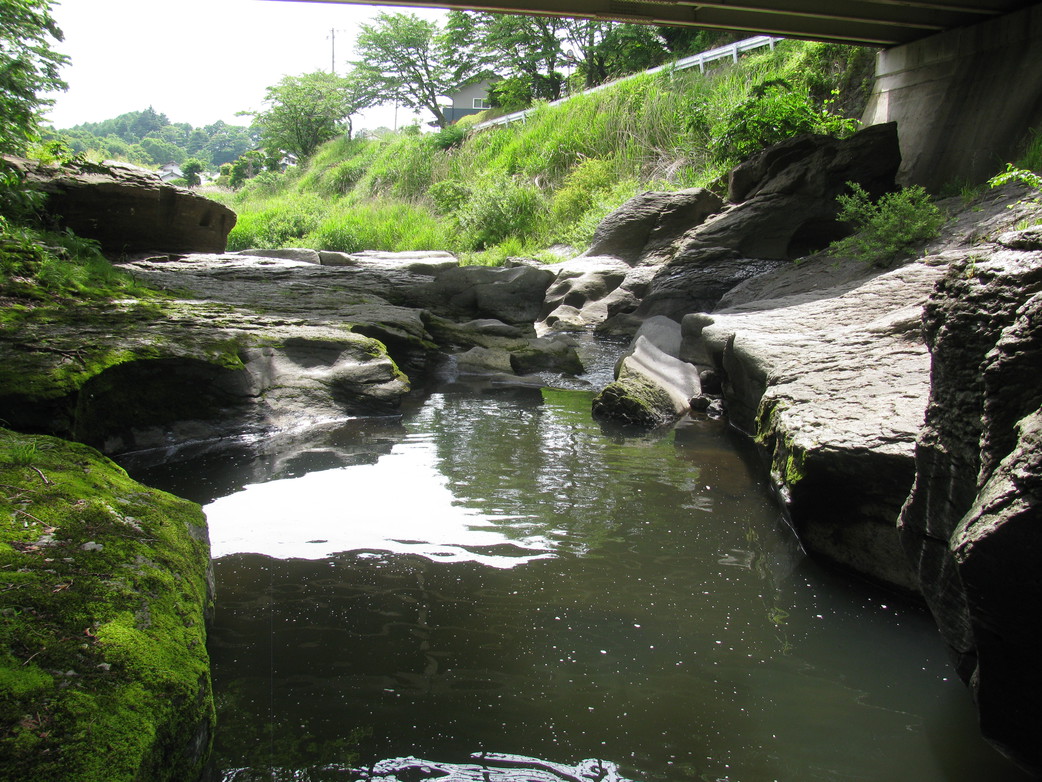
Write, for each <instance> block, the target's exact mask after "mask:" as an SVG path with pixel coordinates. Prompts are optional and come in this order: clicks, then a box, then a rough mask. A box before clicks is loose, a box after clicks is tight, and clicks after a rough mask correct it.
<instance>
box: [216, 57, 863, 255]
mask: <svg viewBox="0 0 1042 782" xmlns="http://www.w3.org/2000/svg"><path fill="white" fill-rule="evenodd" d="M871 61H872V54H871V52H870V51H868V50H863V49H851V48H849V47H836V46H827V45H824V44H810V43H798V42H785V43H783V44H780V45H779V46H778V47H777V48H776V50H775V51H773V52H766V51H765V52H762V53H758V54H753V55H750V56H748V57H745V58H743V59H742V61H741V62H740V64H739V65H737V66H734V67H731V66H724V67H720V68H718V69H716V70H715V71H713V72H711V73H709V74H707V75H705V76H702V75H700V74H698V73H697V71H693V70H692V71H683V72H679V73H668V72H666V73H661V74H657V75H654V76H641V77H637V78H634V79H631V80H629V81H626V82H623V83H621V84H619V85H616V86H614V87H612V88H609V89H605V90H602V91H600V92H597V93H594V94H592V95H583V96H579V97H576V98H573V99H572V100H570V101H568V102H567V103H565V104H563V105H561V106H556V107H543V108H541V109H540V110H538V111H537V112H535V113H534V115H532V116H530V117H529V118H528V119H527V120H526V121H525V122H524V123H515V124H512V125H510V126H506V127H499V128H493V129H490V130H486V131H482V132H478V133H473V134H470V135H468V136H466V137H465V138H464V139H463V140H462V143H454V142H458V141H459V140H460V139H459V137H460V135H461V134H460V133H459V132H458V131H456V132H454V131H451V130H450V131H443V132H442V133H438V134H425V135H419V134H409V133H399V134H396V135H393V136H390V137H387V138H384V139H380V140H368V141H359V140H355V141H348V140H346V139H339V140H336V141H333V142H330V143H329V144H327V145H326V146H325V147H323V148H322V149H320V150H319V152H318V153H316V155H315V156H314V157H313V158H312V160H311V161H309V162H308V163H307V164H306V165H304V166H301V167H300V168H298V169H296V170H293V171H291V172H289V173H287V174H284V175H276V174H262V175H261V176H260V177H257V178H256V179H254V180H252V181H251V182H249V183H248V184H247V185H246V186H245V187H244V188H243V189H242V190H241V191H240V192H239V193H237V194H236V195H234V196H232V197H231V198H230V199H229V204H230V205H231V206H232V207H233V208H234V209H235V210H236V211H237V212H238V214H239V222H238V225H237V226H236V228H235V230H234V231H233V232H232V235H231V237H230V245H231V247H232V248H235V249H244V248H247V247H262V246H267V247H280V246H281V247H287V246H308V247H314V248H316V249H329V250H342V251H352V252H353V251H358V250H365V249H373V250H410V249H449V250H453V251H456V252H460V253H464V254H466V253H475V252H481V253H482V254H483V255H482V257H480V258H474V257H472V258H471V260H473V261H477V262H495V261H497V260H501V259H502V258H503V257H505V256H506V255H509V254H520V253H527V254H538V253H539V251H540V250H543V249H545V248H547V247H550V246H551V245H553V244H556V243H566V244H570V245H573V246H576V247H581V246H582V245H584V244H586V243H588V242H589V240H590V238H591V237H592V234H593V229H594V228H595V227H596V225H597V223H598V222H599V221H600V220H601V219H602V218H603V217H604V216H605V215H606V214H607V213H608V212H609V211H611V210H612V209H614V208H616V207H617V206H619V205H620V204H621V203H622V202H624V201H625V200H626V199H628V198H629V197H631V196H632V195H634V194H636V193H637V192H640V191H641V190H644V189H650V188H655V189H678V188H683V187H692V186H710V185H713V184H715V183H718V182H719V180H720V178H721V177H722V175H723V174H724V173H725V172H726V171H727V170H728V169H729V168H730V166H731V165H732V164H733V163H735V162H736V157H735V155H734V153H733V152H732V151H731V147H729V146H728V145H729V134H731V133H733V124H734V121H735V118H736V117H738V116H739V114H738V113H737V112H738V111H739V110H740V108H741V107H742V106H743V104H746V103H747V102H748V101H749V100H751V99H752V98H751V95H752V94H753V91H754V90H755V88H756V87H757V86H758V85H762V84H763V83H764V82H768V81H770V80H775V79H782V80H784V81H785V83H786V92H787V94H791V95H793V96H796V102H797V103H800V105H804V106H809V107H811V109H812V112H811V113H813V112H817V113H818V115H821V111H820V108H821V105H822V102H823V100H825V99H827V98H829V97H830V96H831V95H832V92H833V90H839V95H838V98H839V100H838V102H837V104H836V105H840V106H843V107H844V110H845V111H846V112H847V113H848V114H850V115H852V116H856V115H858V114H859V113H860V106H861V105H863V101H864V97H865V95H866V94H867V93H866V90H867V87H866V79H867V78H868V76H867V74H869V73H870V71H868V70H866V69H867V68H870V67H871ZM729 122H730V123H732V124H731V125H730V126H729V124H728V123H729ZM825 122H826V124H827V120H826V121H825Z"/></svg>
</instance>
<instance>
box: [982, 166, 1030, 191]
mask: <svg viewBox="0 0 1042 782" xmlns="http://www.w3.org/2000/svg"><path fill="white" fill-rule="evenodd" d="M1010 182H1020V184H1022V185H1027V186H1028V187H1033V188H1035V189H1036V190H1042V176H1040V175H1039V174H1036V173H1035V172H1034V171H1029V170H1028V169H1026V168H1017V167H1016V166H1014V165H1013V164H1012V163H1007V164H1006V170H1005V171H1003V172H1002V173H1001V174H996V175H995V176H993V177H992V178H991V179H989V180H988V184H989V185H990V186H991V187H1000V186H1002V185H1007V184H1009V183H1010Z"/></svg>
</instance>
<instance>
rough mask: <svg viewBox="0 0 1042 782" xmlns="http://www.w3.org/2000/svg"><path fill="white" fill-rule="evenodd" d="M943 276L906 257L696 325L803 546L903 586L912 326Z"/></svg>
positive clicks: (919, 416)
mask: <svg viewBox="0 0 1042 782" xmlns="http://www.w3.org/2000/svg"><path fill="white" fill-rule="evenodd" d="M830 262H831V261H830ZM805 273H807V274H811V273H812V271H811V270H810V269H807V270H805ZM943 273H944V270H943V267H941V266H939V265H931V264H930V263H916V264H910V265H908V266H904V267H902V268H899V269H895V270H893V271H890V272H886V273H882V274H877V275H875V276H873V277H870V278H869V279H867V280H865V281H863V282H862V284H861V285H859V286H857V287H854V288H852V289H850V290H845V289H844V288H843V287H840V288H838V289H827V288H826V289H824V290H818V291H811V292H807V293H803V294H793V295H790V296H787V297H783V298H780V299H773V300H765V301H759V302H755V303H749V304H746V305H744V306H739V307H734V308H731V309H727V310H721V311H719V312H715V313H712V314H711V315H710V316H709V317H711V318H712V321H713V322H712V324H711V325H707V326H705V328H703V329H702V339H703V340H704V342H705V344H706V346H707V348H708V350H709V353H710V355H711V356H713V357H714V358H715V361H716V363H717V364H718V366H720V367H721V368H722V370H723V372H724V374H725V376H726V382H725V385H724V391H725V395H726V398H727V403H728V413H729V415H730V417H731V421H732V422H733V423H734V424H736V425H737V426H739V427H740V428H742V429H744V430H745V431H747V432H749V433H751V434H753V435H754V436H755V437H756V438H757V440H758V442H760V444H761V445H763V446H764V447H765V448H766V449H767V451H768V452H769V453H770V455H771V460H772V472H773V477H774V480H775V482H776V484H777V485H778V486H779V487H780V488H781V489H782V491H783V493H784V497H785V500H786V504H787V506H788V510H789V513H790V516H791V518H792V521H793V524H794V526H795V528H796V530H797V532H798V533H799V535H800V538H801V540H802V541H803V543H804V545H805V546H806V547H807V548H808V550H810V551H811V552H813V553H816V554H818V555H819V556H824V557H827V558H828V559H831V560H833V561H835V562H837V563H840V564H842V565H844V566H846V567H849V568H851V569H853V570H856V571H858V572H860V573H862V574H864V575H866V576H869V577H871V578H875V579H877V580H881V581H884V582H886V583H889V584H892V585H896V586H899V587H901V588H903V589H905V590H908V591H914V590H915V589H916V588H917V586H916V583H915V579H914V576H913V574H912V572H911V569H910V568H909V567H908V565H907V563H906V561H905V559H904V557H903V555H902V551H901V547H900V543H899V541H898V538H897V530H896V527H895V521H896V519H897V514H898V512H899V511H900V509H901V504H902V503H903V501H904V497H905V496H906V495H907V492H908V490H909V489H910V488H911V485H912V480H913V478H914V475H915V465H914V459H913V449H914V444H915V438H916V435H917V433H918V431H919V427H920V425H921V424H922V420H923V412H924V410H925V408H926V399H927V395H928V393H929V355H928V353H927V350H926V346H925V344H923V341H922V339H921V337H920V327H919V322H920V318H921V316H922V308H923V305H924V304H925V302H926V299H927V297H928V296H929V294H930V292H931V291H932V290H933V287H934V285H935V284H936V282H937V280H938V279H939V278H940V277H941V276H942V275H943Z"/></svg>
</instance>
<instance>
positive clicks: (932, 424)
mask: <svg viewBox="0 0 1042 782" xmlns="http://www.w3.org/2000/svg"><path fill="white" fill-rule="evenodd" d="M1040 324H1042V242H1040V241H1039V239H1038V236H1037V231H1032V230H1031V229H1028V230H1024V231H1015V232H1010V233H1006V234H1003V235H1000V236H998V237H997V241H996V242H995V243H993V244H988V245H983V246H979V248H978V250H977V251H976V252H974V253H966V254H964V255H963V256H962V257H961V258H959V259H958V260H957V261H956V262H954V263H952V265H951V266H950V268H949V269H948V272H947V274H946V275H945V276H944V278H943V280H942V281H941V282H940V284H939V285H938V286H937V289H936V291H935V292H934V293H933V295H932V296H931V298H930V301H929V304H928V306H927V308H926V312H925V316H924V330H925V334H926V338H927V341H928V342H929V345H930V351H931V358H932V367H931V383H932V384H931V392H930V403H929V407H928V408H927V412H926V422H925V425H924V427H923V429H922V432H921V434H920V435H919V439H918V442H917V444H916V452H915V459H916V478H915V486H914V488H913V490H912V493H911V496H910V497H909V498H908V501H907V503H906V504H905V507H904V509H903V511H902V513H901V518H900V531H901V538H902V540H903V542H904V544H905V548H906V550H907V552H908V555H909V559H910V561H911V562H912V564H913V565H914V567H915V569H916V572H917V577H918V583H919V585H920V588H921V590H922V593H923V596H924V597H925V598H926V600H927V602H928V603H929V605H930V609H931V611H932V612H933V615H934V617H935V619H936V620H937V624H938V626H939V627H940V629H941V633H942V635H943V636H944V639H945V641H946V642H947V643H948V646H949V648H950V649H951V650H952V656H953V660H954V661H955V666H956V670H957V671H958V672H959V675H960V676H961V677H962V678H963V680H964V681H966V682H967V683H969V684H970V686H971V687H972V688H973V690H974V694H975V699H976V702H977V707H978V711H979V713H980V719H981V729H982V731H983V732H984V734H985V736H987V737H988V738H990V739H991V740H992V741H993V742H995V743H996V744H998V745H999V746H1001V747H1002V748H1003V749H1004V750H1005V751H1006V752H1007V753H1008V754H1010V755H1011V756H1012V757H1014V758H1015V759H1017V760H1019V761H1021V762H1022V763H1024V764H1025V765H1027V766H1028V767H1031V768H1034V769H1036V770H1037V769H1042V750H1040V749H1039V745H1038V727H1039V725H1042V674H1040V673H1039V670H1038V666H1037V664H1036V662H1035V659H1036V655H1037V649H1038V647H1039V645H1040V644H1042V620H1040V619H1039V616H1040V615H1042V583H1040V581H1039V578H1038V576H1037V573H1036V568H1035V566H1034V564H1033V563H1032V562H1031V561H1030V554H1031V552H1032V551H1034V549H1035V548H1036V540H1037V534H1038V530H1039V529H1040V524H1042V461H1040V456H1039V454H1040V453H1042V451H1040V449H1039V445H1040V443H1039V434H1040V429H1039V424H1040V420H1042V413H1040V408H1042V387H1040V385H1039V378H1040V377H1042V327H1040Z"/></svg>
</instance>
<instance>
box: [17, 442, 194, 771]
mask: <svg viewBox="0 0 1042 782" xmlns="http://www.w3.org/2000/svg"><path fill="white" fill-rule="evenodd" d="M205 525H206V521H205V517H204V516H203V514H202V511H201V510H200V508H199V506H198V505H195V504H193V503H190V502H187V501H185V500H181V499H178V498H176V497H173V496H171V495H169V494H166V493H164V492H160V491H156V490H154V489H149V488H147V487H145V486H142V485H141V484H138V483H136V482H135V481H133V480H131V479H130V478H129V477H128V476H127V475H126V473H125V472H124V471H123V470H122V469H120V468H119V467H117V466H116V465H115V464H113V463H112V462H110V461H109V460H108V459H106V458H104V457H103V456H101V455H100V454H98V453H97V452H96V451H94V450H93V449H91V448H88V447H87V446H84V445H79V444H75V443H69V442H65V441H62V440H58V439H54V438H50V437H32V436H27V435H20V434H15V433H13V432H10V431H8V430H3V429H0V757H2V758H3V761H2V776H3V777H4V778H5V779H12V780H13V779H19V780H21V779H26V780H29V779H32V780H77V782H91V781H93V780H97V781H98V782H102V781H104V782H116V781H117V780H149V781H150V782H153V781H155V780H178V781H179V782H182V781H184V780H193V779H196V778H197V777H198V776H199V774H200V771H201V768H202V766H203V764H204V762H205V760H206V756H207V754H208V752H209V746H210V742H211V736H212V733H213V726H214V708H213V697H212V693H211V687H210V672H209V659H208V656H207V652H206V631H205V621H204V613H205V611H206V610H207V608H208V607H209V606H210V605H211V604H212V599H213V596H212V581H211V579H210V570H209V546H208V542H207V533H206V526H205Z"/></svg>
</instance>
